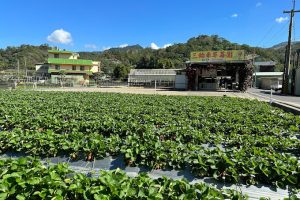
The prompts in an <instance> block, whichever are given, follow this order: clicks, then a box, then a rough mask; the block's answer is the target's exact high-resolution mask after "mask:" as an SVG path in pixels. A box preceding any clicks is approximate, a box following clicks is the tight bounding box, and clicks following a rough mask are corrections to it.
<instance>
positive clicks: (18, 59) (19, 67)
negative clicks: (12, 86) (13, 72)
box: [17, 59, 20, 82]
mask: <svg viewBox="0 0 300 200" xmlns="http://www.w3.org/2000/svg"><path fill="white" fill-rule="evenodd" d="M17 73H18V82H19V78H20V61H19V59H18V72H17Z"/></svg>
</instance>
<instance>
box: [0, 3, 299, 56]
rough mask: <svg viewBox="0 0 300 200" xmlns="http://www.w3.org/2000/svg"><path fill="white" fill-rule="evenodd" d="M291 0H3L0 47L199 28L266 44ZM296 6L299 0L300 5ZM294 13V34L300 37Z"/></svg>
mask: <svg viewBox="0 0 300 200" xmlns="http://www.w3.org/2000/svg"><path fill="white" fill-rule="evenodd" d="M291 4H292V3H291V0H214V1H213V0H210V1H204V0H148V1H146V0H126V1H124V0H109V1H108V0H105V1H103V0H84V1H83V0H72V1H71V0H51V1H46V0H26V1H24V0H2V1H1V12H0V48H5V47H7V46H18V45H21V44H32V45H40V44H44V43H48V44H50V45H51V46H59V47H60V48H65V49H70V50H74V51H101V50H103V49H106V48H109V47H118V46H126V45H134V44H140V45H142V46H144V47H152V48H162V47H164V46H167V45H169V44H174V43H181V42H186V41H187V40H188V39H189V38H191V37H195V36H198V35H201V34H208V35H211V34H217V35H219V36H221V37H224V38H226V39H228V40H230V41H232V42H237V43H240V44H244V43H245V44H249V45H254V46H262V47H270V46H272V45H273V44H277V43H279V42H282V41H285V40H286V39H287V29H288V18H286V17H288V15H287V14H283V10H285V9H290V8H291ZM297 7H298V8H300V3H299V6H297ZM299 19H300V14H297V17H296V18H295V30H296V31H295V40H298V39H300V30H299V31H298V26H297V25H298V24H299V23H298V22H299Z"/></svg>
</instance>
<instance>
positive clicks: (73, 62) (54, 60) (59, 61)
mask: <svg viewBox="0 0 300 200" xmlns="http://www.w3.org/2000/svg"><path fill="white" fill-rule="evenodd" d="M48 63H49V64H55V65H89V66H92V65H93V61H92V60H83V59H63V58H48Z"/></svg>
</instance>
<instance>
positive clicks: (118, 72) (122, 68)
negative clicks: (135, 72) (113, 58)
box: [113, 64, 131, 79]
mask: <svg viewBox="0 0 300 200" xmlns="http://www.w3.org/2000/svg"><path fill="white" fill-rule="evenodd" d="M130 69H131V68H130V67H129V66H126V65H123V64H120V65H117V66H116V67H115V69H114V73H113V76H114V77H115V78H117V79H124V78H127V77H128V74H129V72H130Z"/></svg>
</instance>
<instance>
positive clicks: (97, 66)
mask: <svg viewBox="0 0 300 200" xmlns="http://www.w3.org/2000/svg"><path fill="white" fill-rule="evenodd" d="M91 71H92V72H93V73H97V72H100V62H96V61H93V66H92V68H91Z"/></svg>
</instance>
